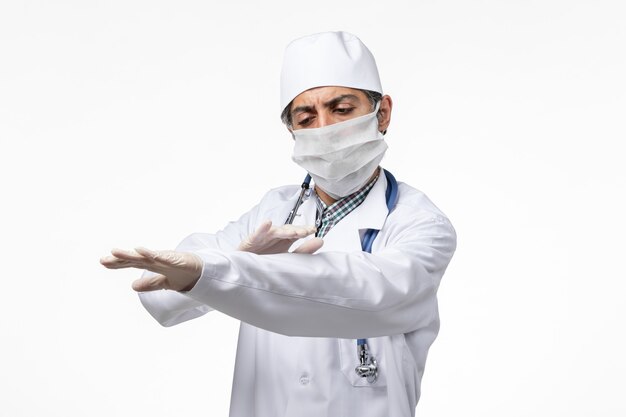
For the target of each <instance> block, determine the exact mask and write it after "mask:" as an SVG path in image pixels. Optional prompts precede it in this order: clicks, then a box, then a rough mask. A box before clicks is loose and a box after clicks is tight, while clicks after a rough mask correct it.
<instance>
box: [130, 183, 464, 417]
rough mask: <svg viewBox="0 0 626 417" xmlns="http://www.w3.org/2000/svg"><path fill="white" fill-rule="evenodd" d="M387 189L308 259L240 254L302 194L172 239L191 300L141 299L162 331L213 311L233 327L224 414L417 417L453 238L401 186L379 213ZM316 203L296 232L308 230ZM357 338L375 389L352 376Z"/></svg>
mask: <svg viewBox="0 0 626 417" xmlns="http://www.w3.org/2000/svg"><path fill="white" fill-rule="evenodd" d="M381 172H382V171H381ZM386 187H387V180H386V178H385V176H384V175H380V176H379V179H378V180H377V182H376V184H375V185H374V187H373V188H372V190H371V191H370V193H369V195H368V196H367V198H366V200H365V201H364V202H363V203H362V204H361V205H360V206H359V207H357V208H356V209H355V210H354V211H353V212H351V213H350V214H349V215H348V216H347V217H345V218H344V219H342V220H341V221H340V222H339V223H338V224H337V225H335V226H334V227H333V228H332V229H331V230H330V232H329V233H328V234H327V235H326V236H325V237H324V246H323V247H322V248H321V249H320V250H319V252H317V253H316V254H314V255H308V254H292V253H284V254H275V255H256V254H252V253H248V252H241V251H237V250H236V248H237V247H238V245H239V243H240V242H241V241H242V240H243V239H244V238H246V237H247V236H248V235H250V234H251V233H253V232H254V231H255V229H256V228H257V227H258V226H259V224H260V223H261V222H262V221H264V220H266V219H270V220H272V222H273V224H275V225H281V224H283V223H284V222H285V219H286V218H287V216H288V214H289V211H290V210H291V209H292V208H293V205H294V203H295V201H296V199H297V197H298V194H299V191H300V187H298V186H285V187H281V188H277V189H274V190H271V191H269V192H268V193H267V194H266V195H265V197H264V198H263V199H262V201H261V202H260V203H259V204H258V205H257V206H255V207H254V208H253V209H252V210H250V211H249V212H248V213H246V214H244V215H243V216H242V217H241V218H240V219H239V220H238V221H237V222H233V223H230V224H229V225H228V226H227V227H226V228H225V229H224V230H222V231H220V232H218V233H216V234H202V233H198V234H193V235H191V236H189V237H188V238H186V239H185V240H183V242H181V244H180V245H179V246H178V248H177V250H179V251H186V252H193V253H196V254H198V255H199V256H200V257H202V258H203V260H204V267H203V270H202V275H201V277H200V280H199V281H198V282H197V284H196V285H195V287H194V288H193V289H192V290H191V291H189V292H186V293H179V292H175V291H156V292H146V293H141V294H140V298H141V301H142V303H143V305H144V306H145V308H146V309H147V310H148V311H149V312H150V314H152V316H154V318H155V319H156V320H158V321H159V323H161V324H162V325H164V326H172V325H175V324H178V323H181V322H184V321H186V320H190V319H193V318H196V317H199V316H201V315H203V314H205V313H207V312H209V311H211V310H212V309H215V310H219V311H222V312H223V313H225V314H228V315H229V316H232V317H235V318H237V319H239V320H241V322H242V323H241V328H240V333H239V344H238V349H237V359H236V364H235V375H234V381H233V389H232V397H231V410H230V416H231V417H287V416H289V417H291V416H293V417H309V416H311V417H324V416H333V417H343V416H345V417H348V416H359V417H382V416H391V417H410V416H413V415H414V413H415V406H416V404H417V401H418V399H419V395H420V381H421V378H422V374H423V372H424V364H425V361H426V355H427V353H428V349H429V347H430V345H431V344H432V342H433V341H434V339H435V337H436V335H437V332H438V330H439V314H438V310H437V298H436V292H437V288H438V286H439V282H440V280H441V277H442V275H443V273H444V271H445V269H446V267H447V265H448V263H449V261H450V258H451V257H452V255H453V253H454V250H455V247H456V234H455V231H454V229H453V227H452V225H451V224H450V221H449V220H448V219H447V218H446V217H445V216H444V214H443V213H442V212H441V211H439V209H437V207H435V205H434V204H433V203H432V202H431V201H430V200H429V199H428V198H427V197H426V196H425V195H424V194H423V193H422V192H420V191H418V190H416V189H414V188H411V187H410V186H408V185H406V184H404V183H398V187H399V190H398V191H399V198H398V202H397V205H396V207H395V208H394V209H393V211H392V212H391V213H389V214H388V210H387V206H386V202H385V190H386ZM314 198H315V196H312V197H311V198H309V199H308V200H306V201H305V202H304V203H303V204H302V206H301V207H300V210H299V216H298V217H296V220H295V221H294V224H301V225H304V224H309V225H310V224H314V223H315V216H316V204H315V201H314ZM368 228H373V229H380V233H379V234H378V236H377V238H376V240H375V241H374V244H373V247H372V253H371V254H369V253H365V252H363V251H362V250H361V239H360V238H361V237H362V236H363V234H364V232H365V230H367V229H368ZM296 244H297V243H296ZM357 338H367V339H368V344H369V347H370V351H371V353H372V354H373V355H374V357H375V358H376V360H377V362H378V367H379V377H378V380H377V381H376V382H375V383H374V384H369V383H368V382H367V381H366V379H365V378H360V377H359V376H358V375H357V374H356V373H355V371H354V368H355V367H356V365H357V364H358V356H357V347H356V341H355V339H357ZM207 415H211V414H210V413H208V414H207Z"/></svg>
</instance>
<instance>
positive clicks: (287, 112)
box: [280, 88, 383, 127]
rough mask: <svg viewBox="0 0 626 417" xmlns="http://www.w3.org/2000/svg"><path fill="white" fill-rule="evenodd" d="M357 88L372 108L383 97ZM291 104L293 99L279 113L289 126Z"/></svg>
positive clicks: (375, 92)
mask: <svg viewBox="0 0 626 417" xmlns="http://www.w3.org/2000/svg"><path fill="white" fill-rule="evenodd" d="M357 90H359V91H361V92H363V94H365V96H366V97H367V99H368V100H369V102H370V104H371V105H372V108H374V107H376V103H378V102H379V101H380V100H381V99H382V98H383V95H382V94H381V93H379V92H378V91H371V90H362V89H360V88H359V89H357ZM292 104H293V100H292V101H291V102H290V103H289V104H287V107H285V108H284V110H283V112H282V113H281V114H280V120H282V121H283V123H284V124H285V125H286V126H287V127H291V126H292V124H293V120H291V105H292Z"/></svg>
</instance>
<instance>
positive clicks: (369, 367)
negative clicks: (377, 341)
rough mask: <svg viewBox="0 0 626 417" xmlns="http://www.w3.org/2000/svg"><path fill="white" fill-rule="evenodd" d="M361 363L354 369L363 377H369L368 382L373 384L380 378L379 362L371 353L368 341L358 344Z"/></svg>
mask: <svg viewBox="0 0 626 417" xmlns="http://www.w3.org/2000/svg"><path fill="white" fill-rule="evenodd" d="M358 353H359V364H358V365H357V367H356V368H354V371H355V372H356V374H357V375H358V376H360V377H361V378H367V382H369V383H370V384H373V383H374V382H376V380H377V379H378V363H376V359H375V358H374V356H373V355H372V354H371V353H370V351H369V349H368V347H367V343H362V344H359V345H358Z"/></svg>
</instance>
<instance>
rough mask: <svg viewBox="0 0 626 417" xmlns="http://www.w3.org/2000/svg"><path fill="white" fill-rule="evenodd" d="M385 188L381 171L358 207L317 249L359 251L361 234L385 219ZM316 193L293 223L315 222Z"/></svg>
mask: <svg viewBox="0 0 626 417" xmlns="http://www.w3.org/2000/svg"><path fill="white" fill-rule="evenodd" d="M386 190H387V178H385V175H384V172H383V171H382V169H381V171H380V175H379V177H378V180H377V181H376V184H374V187H372V189H371V190H370V192H369V194H368V195H367V198H366V199H365V201H363V203H361V205H360V206H359V207H357V208H356V209H354V210H353V211H352V212H351V213H350V214H348V215H347V216H346V217H345V218H343V219H342V220H341V221H340V222H339V223H337V224H336V225H335V226H334V227H333V228H332V229H331V230H330V231H329V232H328V234H326V236H324V246H322V248H321V249H320V252H328V251H341V252H353V251H360V250H361V237H362V235H363V234H364V233H365V230H367V229H377V230H380V229H381V228H382V227H383V224H384V223H385V219H386V218H387V214H388V211H387V204H386V201H385V191H386ZM315 212H316V205H315V196H313V195H312V196H311V197H310V198H309V199H308V200H306V201H305V202H304V203H303V204H302V206H301V207H300V210H299V213H301V215H300V216H298V217H297V218H296V221H294V224H300V225H305V224H315Z"/></svg>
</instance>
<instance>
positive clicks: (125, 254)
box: [111, 248, 146, 262]
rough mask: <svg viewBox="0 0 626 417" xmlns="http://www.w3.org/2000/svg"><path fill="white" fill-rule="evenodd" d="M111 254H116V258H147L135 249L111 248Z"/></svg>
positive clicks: (138, 259) (135, 259)
mask: <svg viewBox="0 0 626 417" xmlns="http://www.w3.org/2000/svg"><path fill="white" fill-rule="evenodd" d="M111 254H112V255H113V256H115V257H116V258H119V259H125V260H127V261H138V262H143V261H145V260H146V258H145V257H144V256H143V255H140V254H139V253H137V252H135V251H130V250H124V249H118V248H114V249H111Z"/></svg>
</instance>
